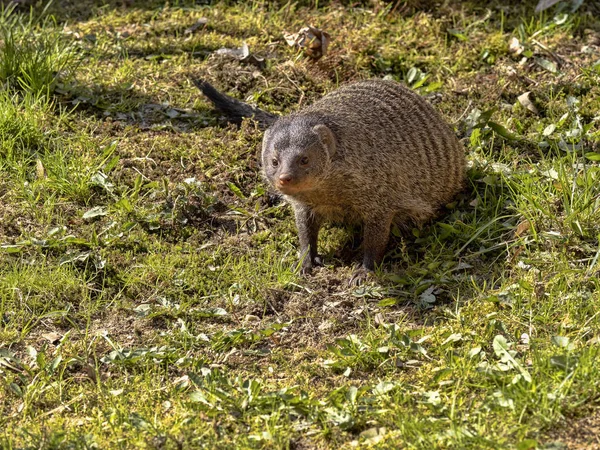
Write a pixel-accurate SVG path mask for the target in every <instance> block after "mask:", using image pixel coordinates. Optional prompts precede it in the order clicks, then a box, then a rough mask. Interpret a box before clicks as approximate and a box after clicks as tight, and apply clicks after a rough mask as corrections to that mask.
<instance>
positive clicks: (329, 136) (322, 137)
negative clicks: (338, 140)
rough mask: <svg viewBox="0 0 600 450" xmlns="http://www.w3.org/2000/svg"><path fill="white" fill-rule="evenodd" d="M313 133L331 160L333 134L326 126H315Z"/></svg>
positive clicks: (333, 146) (333, 144) (333, 149)
mask: <svg viewBox="0 0 600 450" xmlns="http://www.w3.org/2000/svg"><path fill="white" fill-rule="evenodd" d="M313 131H314V132H315V133H316V134H317V136H318V137H319V141H321V144H323V145H324V146H325V148H326V149H327V153H328V154H329V157H330V158H331V157H332V156H333V155H334V154H335V136H334V135H333V132H332V131H331V129H330V128H329V127H328V126H327V125H322V124H319V125H315V126H314V127H313Z"/></svg>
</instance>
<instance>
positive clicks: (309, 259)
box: [294, 205, 323, 274]
mask: <svg viewBox="0 0 600 450" xmlns="http://www.w3.org/2000/svg"><path fill="white" fill-rule="evenodd" d="M294 215H295V216H296V227H297V228H298V237H299V239H300V261H299V265H300V272H301V273H302V274H307V273H310V271H311V270H312V268H313V267H315V266H322V265H323V261H322V260H321V257H320V256H319V254H318V253H317V241H318V238H319V229H320V228H321V223H322V221H323V219H322V217H321V216H320V215H318V214H316V213H315V212H314V211H313V210H312V209H311V208H309V207H308V206H305V205H294Z"/></svg>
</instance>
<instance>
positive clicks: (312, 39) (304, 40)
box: [283, 25, 331, 59]
mask: <svg viewBox="0 0 600 450" xmlns="http://www.w3.org/2000/svg"><path fill="white" fill-rule="evenodd" d="M283 37H284V39H285V41H286V42H287V43H288V45H289V46H292V47H298V48H301V49H303V50H304V53H305V54H306V55H307V56H309V57H310V58H313V59H319V58H321V57H322V56H323V55H324V54H325V53H326V52H327V47H328V46H329V41H330V39H331V38H330V37H329V33H327V32H326V31H323V30H319V29H318V28H315V27H313V26H311V25H309V26H307V27H304V28H302V29H301V30H300V31H298V32H297V33H283Z"/></svg>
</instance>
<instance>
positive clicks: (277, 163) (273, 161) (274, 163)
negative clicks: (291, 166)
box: [271, 158, 279, 167]
mask: <svg viewBox="0 0 600 450" xmlns="http://www.w3.org/2000/svg"><path fill="white" fill-rule="evenodd" d="M271 164H272V165H273V167H277V166H278V165H279V161H278V160H277V158H273V159H272V160H271Z"/></svg>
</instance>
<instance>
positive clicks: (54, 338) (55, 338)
mask: <svg viewBox="0 0 600 450" xmlns="http://www.w3.org/2000/svg"><path fill="white" fill-rule="evenodd" d="M42 337H43V338H44V339H46V340H47V341H48V342H50V343H51V344H54V345H56V344H58V342H59V341H60V339H61V338H62V336H61V335H60V334H58V333H55V332H53V331H52V332H50V333H44V334H42Z"/></svg>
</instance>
